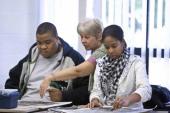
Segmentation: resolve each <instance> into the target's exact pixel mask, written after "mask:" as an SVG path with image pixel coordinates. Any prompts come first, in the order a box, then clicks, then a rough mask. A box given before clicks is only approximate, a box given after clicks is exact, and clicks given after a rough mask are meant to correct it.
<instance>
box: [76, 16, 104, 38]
mask: <svg viewBox="0 0 170 113" xmlns="http://www.w3.org/2000/svg"><path fill="white" fill-rule="evenodd" d="M102 31H103V25H102V22H101V21H100V20H99V19H85V20H84V21H81V22H79V24H78V26H77V32H78V34H79V35H81V34H85V35H91V36H95V37H98V36H99V35H101V34H102Z"/></svg>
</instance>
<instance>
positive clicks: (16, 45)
mask: <svg viewBox="0 0 170 113" xmlns="http://www.w3.org/2000/svg"><path fill="white" fill-rule="evenodd" d="M38 12H39V0H0V53H1V55H0V89H1V88H3V86H4V83H5V81H6V79H7V78H8V72H9V69H10V68H12V67H13V66H14V65H16V64H17V63H18V61H19V59H21V58H22V57H24V56H25V54H26V53H27V52H28V49H29V46H30V45H31V44H32V43H33V42H34V40H35V39H34V37H35V30H36V27H37V25H38V22H39V16H38V15H39V14H38Z"/></svg>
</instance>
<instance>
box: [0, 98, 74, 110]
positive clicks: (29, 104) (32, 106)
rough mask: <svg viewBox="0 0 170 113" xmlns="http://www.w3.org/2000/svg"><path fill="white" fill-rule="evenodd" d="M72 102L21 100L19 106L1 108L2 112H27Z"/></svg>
mask: <svg viewBox="0 0 170 113" xmlns="http://www.w3.org/2000/svg"><path fill="white" fill-rule="evenodd" d="M71 103H72V102H44V101H19V102H18V106H17V107H16V108H12V109H0V112H6V113H10V112H17V113H27V112H33V111H39V110H45V109H48V108H51V107H58V106H63V105H69V104H71Z"/></svg>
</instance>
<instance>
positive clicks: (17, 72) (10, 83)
mask: <svg viewBox="0 0 170 113" xmlns="http://www.w3.org/2000/svg"><path fill="white" fill-rule="evenodd" d="M27 59H28V56H25V57H24V58H23V59H22V60H20V61H19V63H18V64H17V65H16V66H15V67H13V68H12V69H11V70H10V71H9V78H8V79H7V81H6V83H5V89H19V81H20V76H21V72H22V66H23V63H24V62H25V61H26V60H27Z"/></svg>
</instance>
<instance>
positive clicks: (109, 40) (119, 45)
mask: <svg viewBox="0 0 170 113" xmlns="http://www.w3.org/2000/svg"><path fill="white" fill-rule="evenodd" d="M103 44H104V46H105V48H106V50H107V54H108V55H109V56H110V57H111V58H113V59H117V58H119V57H120V55H121V54H122V52H123V49H124V45H125V44H124V42H121V41H119V40H117V39H116V38H115V37H111V36H107V37H105V39H104V40H103Z"/></svg>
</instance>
